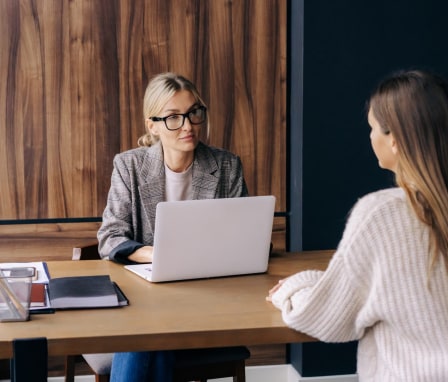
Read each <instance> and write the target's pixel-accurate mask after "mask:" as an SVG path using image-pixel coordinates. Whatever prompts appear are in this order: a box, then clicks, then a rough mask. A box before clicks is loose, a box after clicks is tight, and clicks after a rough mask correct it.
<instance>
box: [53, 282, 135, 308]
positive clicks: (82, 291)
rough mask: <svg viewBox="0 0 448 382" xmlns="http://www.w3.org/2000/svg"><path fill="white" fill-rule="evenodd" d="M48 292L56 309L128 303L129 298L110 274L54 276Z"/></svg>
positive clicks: (111, 305) (105, 306) (103, 306)
mask: <svg viewBox="0 0 448 382" xmlns="http://www.w3.org/2000/svg"><path fill="white" fill-rule="evenodd" d="M48 292H49V296H50V304H51V307H52V308H54V309H79V308H107V307H115V306H122V305H128V299H127V298H126V296H125V295H124V294H123V292H122V291H121V290H120V288H118V285H116V284H115V283H114V282H113V281H111V279H110V277H109V276H108V275H98V276H71V277H58V278H52V279H50V280H49V283H48Z"/></svg>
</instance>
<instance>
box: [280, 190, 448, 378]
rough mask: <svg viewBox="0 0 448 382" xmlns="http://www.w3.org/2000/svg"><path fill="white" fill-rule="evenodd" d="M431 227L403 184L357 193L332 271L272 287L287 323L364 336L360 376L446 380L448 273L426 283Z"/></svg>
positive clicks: (331, 338)
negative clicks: (415, 210)
mask: <svg viewBox="0 0 448 382" xmlns="http://www.w3.org/2000/svg"><path fill="white" fill-rule="evenodd" d="M447 213H448V211H447ZM427 264H428V230H427V229H426V228H425V227H424V226H423V224H422V223H421V222H420V221H418V220H417V218H416V217H415V214H414V213H413V211H412V210H411V208H410V207H409V205H408V204H407V202H406V197H405V194H404V192H403V190H401V189H399V188H394V189H388V190H382V191H379V192H375V193H372V194H369V195H367V196H365V197H363V198H362V199H360V200H359V201H358V203H357V204H356V205H355V207H354V209H353V211H352V213H351V216H350V218H349V220H348V222H347V226H346V228H345V232H344V235H343V237H342V240H341V242H340V243H339V246H338V249H337V251H336V253H335V255H334V257H333V258H332V260H331V262H330V264H329V266H328V269H327V270H326V272H320V271H313V270H310V271H305V272H301V273H298V274H296V275H293V276H291V277H290V278H288V279H286V280H285V281H284V284H283V285H282V287H281V288H280V289H279V290H278V291H277V292H276V293H275V294H274V295H273V303H274V305H275V306H276V307H277V308H279V309H281V310H282V314H283V319H284V321H285V323H286V324H287V325H288V326H290V327H292V328H294V329H296V330H299V331H301V332H305V333H307V334H309V335H312V336H314V337H316V338H318V339H320V340H321V341H324V342H346V341H351V340H359V346H358V375H359V380H360V381H362V382H365V381H375V382H388V381H406V382H414V381H415V382H417V381H418V382H426V381H427V382H446V381H448V276H447V274H446V272H445V268H444V265H443V264H441V263H440V262H439V263H438V264H437V266H436V269H435V271H434V272H433V273H431V275H430V283H429V288H428V278H427V269H428V267H427Z"/></svg>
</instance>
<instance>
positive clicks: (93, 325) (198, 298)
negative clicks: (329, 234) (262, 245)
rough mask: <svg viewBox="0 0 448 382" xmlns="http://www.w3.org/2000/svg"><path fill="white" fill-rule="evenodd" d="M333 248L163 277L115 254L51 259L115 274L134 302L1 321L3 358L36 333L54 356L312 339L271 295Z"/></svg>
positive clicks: (63, 266)
mask: <svg viewBox="0 0 448 382" xmlns="http://www.w3.org/2000/svg"><path fill="white" fill-rule="evenodd" d="M332 253H333V251H313V252H301V253H282V254H273V255H272V258H271V260H270V265H269V270H268V272H267V273H266V274H261V275H249V276H238V277H227V278H217V279H207V280H190V281H181V282H170V283H158V284H152V283H149V282H147V281H145V280H143V279H141V278H139V277H137V276H136V275H134V274H133V273H131V272H129V271H127V270H125V269H123V267H122V266H121V265H118V264H115V263H113V262H109V261H104V260H94V261H53V262H48V267H49V270H50V275H51V277H62V276H77V275H96V274H109V275H110V276H111V279H112V280H113V281H115V282H117V284H118V285H119V286H120V287H121V289H122V290H123V292H124V293H125V294H126V296H127V297H128V298H129V300H130V305H129V306H127V307H123V308H112V309H92V310H72V311H57V312H56V313H55V314H43V315H32V316H31V320H30V321H28V322H11V323H0V359H1V358H12V356H13V340H14V339H19V338H25V339H30V338H35V337H43V338H46V340H47V348H48V355H67V354H83V353H101V352H116V351H139V350H166V349H183V348H199V347H201V348H202V347H221V346H235V345H261V344H276V343H293V342H308V341H314V339H313V338H311V337H309V336H307V335H305V334H302V333H299V332H296V331H294V330H292V329H289V328H288V327H286V326H285V324H284V323H283V321H282V318H281V314H280V312H279V311H278V310H277V309H276V308H274V307H273V306H272V304H271V303H269V302H267V301H266V300H265V297H266V295H267V293H268V290H269V289H270V288H271V287H272V286H273V285H275V284H276V282H277V281H278V280H279V279H280V278H283V277H286V276H288V275H290V274H292V273H294V272H297V271H301V270H304V269H325V268H326V266H327V264H328V261H329V259H330V257H331V255H332Z"/></svg>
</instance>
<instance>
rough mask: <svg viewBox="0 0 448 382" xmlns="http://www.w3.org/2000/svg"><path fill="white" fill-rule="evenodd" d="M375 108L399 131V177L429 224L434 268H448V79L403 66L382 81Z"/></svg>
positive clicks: (386, 126)
mask: <svg viewBox="0 0 448 382" xmlns="http://www.w3.org/2000/svg"><path fill="white" fill-rule="evenodd" d="M369 108H370V110H371V111H372V113H373V114H374V116H375V118H376V119H377V121H378V122H379V124H380V126H381V127H382V130H383V133H385V134H389V133H391V134H392V135H393V137H394V139H395V141H396V144H397V150H398V153H399V155H398V165H397V170H396V182H397V184H398V186H400V187H401V188H403V189H404V190H405V192H406V194H407V197H408V199H409V201H410V204H411V206H412V208H413V210H414V212H415V214H416V215H417V217H418V218H419V219H420V220H421V221H422V222H423V223H424V224H425V225H427V226H428V227H429V232H430V248H429V251H430V260H429V261H430V264H429V271H431V270H432V269H433V268H434V266H435V264H436V262H437V261H438V260H440V261H444V263H445V267H446V269H447V271H448V83H447V82H446V81H445V80H444V79H442V78H441V77H439V76H437V75H435V74H431V73H428V72H425V71H418V70H414V71H406V72H399V73H396V74H394V75H393V76H391V77H389V78H387V79H385V80H383V81H382V82H381V83H380V84H379V86H378V87H377V89H376V90H375V91H374V93H373V94H372V96H371V98H370V102H369Z"/></svg>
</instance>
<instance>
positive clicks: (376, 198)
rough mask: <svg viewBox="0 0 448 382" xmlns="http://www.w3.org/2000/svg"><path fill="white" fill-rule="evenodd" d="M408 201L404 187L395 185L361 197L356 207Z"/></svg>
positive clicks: (380, 205)
mask: <svg viewBox="0 0 448 382" xmlns="http://www.w3.org/2000/svg"><path fill="white" fill-rule="evenodd" d="M405 201H406V195H405V192H404V191H403V189H402V188H399V187H393V188H386V189H383V190H379V191H375V192H371V193H369V194H367V195H364V196H363V197H361V198H360V199H359V200H358V201H357V202H356V204H355V207H354V208H362V207H364V208H369V209H371V208H373V207H376V208H384V207H385V206H386V207H387V206H388V205H390V204H396V203H402V202H405Z"/></svg>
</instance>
